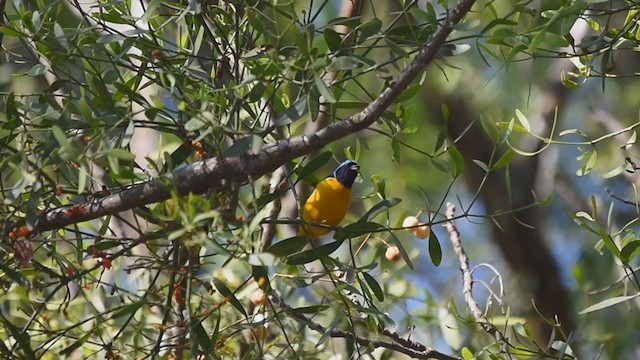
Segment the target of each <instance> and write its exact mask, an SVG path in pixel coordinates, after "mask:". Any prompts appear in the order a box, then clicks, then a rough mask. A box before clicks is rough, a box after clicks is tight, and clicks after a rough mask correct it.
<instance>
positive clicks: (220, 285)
mask: <svg viewBox="0 0 640 360" xmlns="http://www.w3.org/2000/svg"><path fill="white" fill-rule="evenodd" d="M212 281H213V284H214V285H215V287H216V289H218V291H219V292H220V295H222V296H224V297H225V298H226V299H229V301H230V302H231V305H233V307H234V308H236V310H238V311H240V312H241V313H242V314H243V315H244V316H245V317H247V312H246V311H245V310H244V307H243V306H242V304H241V303H240V301H238V298H236V296H235V295H234V294H233V292H232V291H231V290H230V289H229V288H228V287H227V285H226V284H225V283H224V282H222V280H220V279H218V278H216V277H214V278H212Z"/></svg>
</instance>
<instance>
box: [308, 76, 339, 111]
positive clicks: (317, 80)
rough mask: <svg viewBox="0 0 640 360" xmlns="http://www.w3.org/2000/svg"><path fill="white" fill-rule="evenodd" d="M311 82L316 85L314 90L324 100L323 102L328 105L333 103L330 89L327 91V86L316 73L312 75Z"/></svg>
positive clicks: (334, 100) (333, 99) (334, 98)
mask: <svg viewBox="0 0 640 360" xmlns="http://www.w3.org/2000/svg"><path fill="white" fill-rule="evenodd" d="M313 80H314V81H315V83H316V88H317V89H318V91H319V92H320V95H322V97H323V98H324V101H326V102H328V103H330V104H333V103H335V102H336V97H335V96H334V95H333V92H331V89H329V87H328V86H327V84H325V82H324V80H322V78H321V77H320V75H318V73H315V74H314V75H313Z"/></svg>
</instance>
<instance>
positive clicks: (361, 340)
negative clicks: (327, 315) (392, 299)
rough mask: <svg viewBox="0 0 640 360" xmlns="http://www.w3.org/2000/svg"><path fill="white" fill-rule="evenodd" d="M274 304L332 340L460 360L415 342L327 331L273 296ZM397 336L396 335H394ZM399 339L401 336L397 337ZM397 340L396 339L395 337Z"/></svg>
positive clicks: (421, 357) (423, 356)
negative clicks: (351, 341)
mask: <svg viewBox="0 0 640 360" xmlns="http://www.w3.org/2000/svg"><path fill="white" fill-rule="evenodd" d="M272 298H273V302H274V304H276V305H278V306H279V307H280V308H281V309H282V311H284V312H285V313H286V314H287V315H288V316H290V317H291V318H293V319H296V320H298V321H300V322H301V323H303V324H305V325H306V326H308V327H309V328H310V329H312V330H314V331H317V332H319V333H320V334H324V333H326V332H327V331H329V334H330V336H331V337H332V338H344V339H352V340H353V341H355V342H357V343H358V344H360V345H363V346H367V345H372V346H374V347H376V348H385V349H389V350H393V351H396V352H400V353H403V354H405V355H407V356H410V357H412V358H414V359H438V360H460V358H459V357H457V356H451V355H447V354H444V353H441V352H439V351H437V350H434V349H433V348H430V347H427V346H424V345H422V344H419V343H416V342H413V341H403V342H402V343H395V342H388V341H384V340H376V339H369V338H366V337H362V336H358V335H356V334H355V333H353V332H349V331H343V330H327V329H326V328H325V327H324V326H322V325H320V324H318V323H316V322H314V321H313V320H311V319H309V318H308V317H306V316H304V315H302V314H300V313H297V312H296V311H295V310H294V309H292V308H291V307H289V306H288V305H287V304H285V303H284V302H283V301H282V300H281V299H279V298H277V297H275V296H272ZM389 334H393V333H391V332H388V331H385V332H384V335H386V336H390V335H389ZM393 335H395V334H393ZM396 337H397V338H399V336H397V335H396ZM394 338H395V337H394Z"/></svg>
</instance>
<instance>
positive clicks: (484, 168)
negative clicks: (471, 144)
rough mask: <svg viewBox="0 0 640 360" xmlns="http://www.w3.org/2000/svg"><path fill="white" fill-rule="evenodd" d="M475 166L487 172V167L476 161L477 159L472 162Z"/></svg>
mask: <svg viewBox="0 0 640 360" xmlns="http://www.w3.org/2000/svg"><path fill="white" fill-rule="evenodd" d="M472 161H473V162H474V163H475V164H476V165H478V167H480V168H481V169H482V170H484V172H489V167H488V166H487V164H485V163H484V162H482V161H480V160H477V159H473V160H472Z"/></svg>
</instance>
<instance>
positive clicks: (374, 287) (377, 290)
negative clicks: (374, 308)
mask: <svg viewBox="0 0 640 360" xmlns="http://www.w3.org/2000/svg"><path fill="white" fill-rule="evenodd" d="M362 276H364V280H365V281H366V282H367V284H368V285H369V288H370V289H371V291H373V294H374V295H375V296H376V298H377V299H378V301H384V293H383V292H382V288H381V287H380V284H378V282H377V281H376V279H374V278H373V276H371V275H369V274H367V273H366V272H363V273H362Z"/></svg>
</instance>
